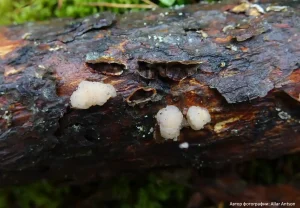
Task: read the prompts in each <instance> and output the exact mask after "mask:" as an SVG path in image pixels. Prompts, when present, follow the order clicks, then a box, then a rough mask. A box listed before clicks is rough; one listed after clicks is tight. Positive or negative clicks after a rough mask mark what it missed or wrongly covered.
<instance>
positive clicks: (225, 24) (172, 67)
mask: <svg viewBox="0 0 300 208" xmlns="http://www.w3.org/2000/svg"><path fill="white" fill-rule="evenodd" d="M234 6H235V5H221V4H217V5H193V6H186V7H184V8H179V9H173V10H156V11H150V12H139V13H131V14H128V15H122V16H117V17H116V16H115V15H113V14H110V13H103V14H101V15H98V16H92V17H89V18H85V19H78V20H64V19H63V20H54V21H51V22H45V23H35V24H25V25H20V26H11V27H2V28H1V29H0V40H1V42H0V58H1V59H0V70H1V73H0V92H1V95H0V100H1V102H0V115H2V116H1V118H0V133H1V135H0V170H1V174H0V184H2V185H5V184H14V183H23V182H26V181H32V180H36V179H39V178H48V179H54V180H74V181H88V180H91V179H95V178H97V177H103V176H106V175H113V174H118V173H119V172H120V171H134V170H143V169H144V170H145V169H148V168H157V167H172V166H176V167H178V166H190V165H192V166H194V167H197V168H200V169H201V168H203V167H210V168H217V167H222V166H224V165H227V164H236V163H240V162H242V161H247V160H250V159H252V158H274V157H278V156H281V155H283V154H288V153H294V152H297V151H299V150H300V134H299V131H300V124H299V122H300V111H299V106H300V105H299V101H300V98H299V93H300V84H299V80H300V70H299V64H300V63H299V60H300V39H299V37H300V15H299V11H300V9H299V4H297V3H296V4H295V5H294V6H293V8H292V7H288V8H287V11H280V12H274V11H270V12H267V13H265V14H261V15H259V14H257V16H255V17H254V16H248V15H247V14H245V13H239V14H236V13H233V12H230V9H231V8H233V7H234ZM267 6H268V5H262V7H263V8H266V7H267ZM82 80H92V81H103V82H105V83H110V84H112V85H114V87H115V88H116V89H117V93H118V96H117V97H115V98H112V99H110V100H109V101H108V102H107V103H106V104H105V105H103V106H95V107H91V108H90V109H87V110H79V109H73V108H70V106H69V98H70V95H71V94H72V92H73V91H74V90H75V89H76V87H77V85H78V84H79V83H80V81H82ZM166 105H176V106H177V107H178V108H180V109H181V110H182V111H185V109H187V108H188V107H189V106H192V105H197V106H202V107H205V108H207V109H208V110H209V112H210V114H211V116H212V121H211V123H209V124H208V125H206V126H205V129H203V130H200V131H194V130H192V129H190V128H184V129H182V130H181V134H180V137H179V138H178V141H172V140H168V141H164V140H163V139H162V138H161V137H160V134H159V131H158V128H157V124H156V120H155V118H154V116H155V115H156V113H157V112H158V111H159V110H160V109H161V108H164V107H165V106H166ZM152 130H154V132H152ZM182 142H188V143H189V148H188V149H180V148H179V144H180V143H182Z"/></svg>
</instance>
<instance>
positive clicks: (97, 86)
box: [70, 81, 117, 109]
mask: <svg viewBox="0 0 300 208" xmlns="http://www.w3.org/2000/svg"><path fill="white" fill-rule="evenodd" d="M116 96H117V92H116V90H115V88H114V87H113V86H112V85H110V84H104V83H101V82H90V81H82V82H80V84H79V85H78V88H77V90H75V91H74V92H73V94H72V95H71V98H70V101H71V106H72V107H73V108H78V109H88V108H89V107H91V106H94V105H100V106H101V105H104V103H106V102H107V100H108V99H109V98H111V97H116Z"/></svg>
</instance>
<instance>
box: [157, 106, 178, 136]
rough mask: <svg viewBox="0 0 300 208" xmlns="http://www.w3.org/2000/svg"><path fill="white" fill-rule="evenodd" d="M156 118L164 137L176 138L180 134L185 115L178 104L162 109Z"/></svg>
mask: <svg viewBox="0 0 300 208" xmlns="http://www.w3.org/2000/svg"><path fill="white" fill-rule="evenodd" d="M156 120H157V123H158V124H159V130H160V134H161V136H162V137H163V138H165V139H174V138H175V139H176V138H177V137H178V136H179V134H180V129H181V123H182V121H183V115H182V113H181V112H180V110H179V109H178V108H177V107H176V106H173V105H168V106H167V107H165V108H163V109H160V110H159V111H158V113H157V114H156Z"/></svg>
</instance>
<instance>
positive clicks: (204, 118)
mask: <svg viewBox="0 0 300 208" xmlns="http://www.w3.org/2000/svg"><path fill="white" fill-rule="evenodd" d="M186 117H187V121H188V123H189V125H190V126H191V128H192V129H194V130H200V129H202V128H204V125H205V124H207V123H209V122H210V121H211V118H210V114H209V112H208V110H207V109H206V108H201V107H199V106H191V107H190V108H189V109H188V111H187V114H186Z"/></svg>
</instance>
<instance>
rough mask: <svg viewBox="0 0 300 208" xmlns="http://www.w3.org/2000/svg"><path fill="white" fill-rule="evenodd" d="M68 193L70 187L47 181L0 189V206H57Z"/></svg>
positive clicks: (29, 207) (52, 207) (0, 207)
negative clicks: (54, 184) (57, 185)
mask: <svg viewBox="0 0 300 208" xmlns="http://www.w3.org/2000/svg"><path fill="white" fill-rule="evenodd" d="M67 193H68V187H55V186H53V185H51V184H50V183H48V182H46V181H40V182H37V183H33V184H30V185H25V186H15V187H9V188H4V189H1V190H0V208H6V207H22V208H31V207H37V208H38V207H47V208H56V207H58V206H59V205H60V204H61V203H62V202H63V199H64V196H65V195H66V194H67Z"/></svg>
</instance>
